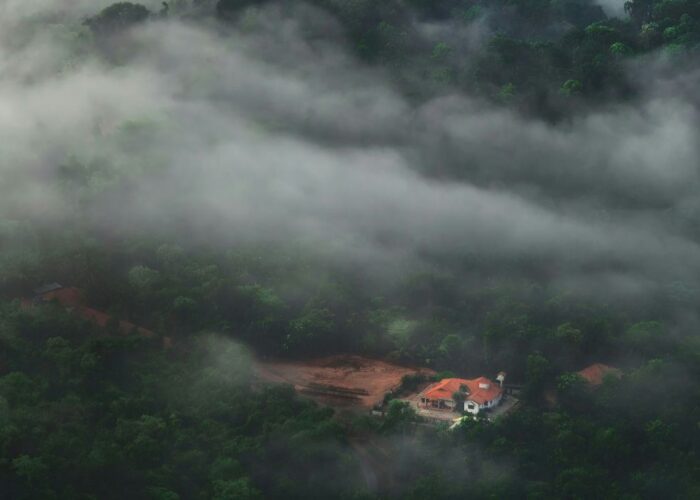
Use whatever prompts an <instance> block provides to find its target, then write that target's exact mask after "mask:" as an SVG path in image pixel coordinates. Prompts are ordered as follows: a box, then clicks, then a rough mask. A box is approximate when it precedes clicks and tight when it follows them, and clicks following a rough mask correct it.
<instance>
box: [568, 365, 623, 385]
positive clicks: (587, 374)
mask: <svg viewBox="0 0 700 500" xmlns="http://www.w3.org/2000/svg"><path fill="white" fill-rule="evenodd" d="M577 373H578V374H579V375H581V376H582V377H583V378H584V379H585V380H586V382H588V383H589V384H591V385H600V384H602V383H603V378H605V376H606V375H614V376H615V377H618V378H619V377H621V376H622V372H621V371H620V370H618V369H617V368H614V367H612V366H608V365H604V364H603V363H593V364H592V365H591V366H587V367H586V368H584V369H583V370H581V371H579V372H577Z"/></svg>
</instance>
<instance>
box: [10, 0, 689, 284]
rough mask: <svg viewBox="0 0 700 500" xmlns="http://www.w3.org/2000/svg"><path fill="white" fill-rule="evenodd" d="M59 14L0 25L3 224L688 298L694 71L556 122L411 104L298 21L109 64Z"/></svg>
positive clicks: (245, 22) (189, 37) (154, 29)
mask: <svg viewBox="0 0 700 500" xmlns="http://www.w3.org/2000/svg"><path fill="white" fill-rule="evenodd" d="M107 3H108V2H104V4H105V5H106V4H107ZM50 4H51V2H44V3H40V2H32V3H31V5H27V3H25V2H9V3H6V4H5V6H4V7H2V8H0V11H1V15H0V18H2V25H3V28H4V29H3V32H4V35H2V36H1V37H0V40H1V42H0V43H1V45H0V67H1V68H2V70H3V71H2V72H1V73H0V74H1V75H2V76H0V141H1V143H2V144H3V154H2V156H1V157H0V189H1V190H2V191H1V193H0V210H1V211H2V214H3V217H4V218H6V219H16V220H23V219H27V218H29V219H32V220H39V221H44V222H50V223H56V224H65V223H66V221H69V220H71V219H72V218H76V217H79V218H80V219H81V220H83V221H84V222H87V223H89V224H92V225H95V227H96V228H99V229H102V230H108V231H110V232H115V233H117V234H119V233H125V232H128V231H131V230H163V229H164V228H167V229H168V230H170V229H173V230H175V231H177V232H178V233H179V234H180V237H181V238H182V239H183V240H185V241H187V240H190V241H191V240H193V239H201V240H206V241H209V242H215V243H216V242H218V243H220V244H221V245H222V246H223V245H230V244H232V243H236V242H243V241H245V242H251V241H252V242H280V243H281V242H288V241H303V242H305V243H309V244H311V245H315V246H317V247H318V248H319V249H330V250H332V251H331V252H329V253H332V255H333V256H334V257H333V258H334V259H338V260H339V261H341V262H351V263H353V264H360V265H361V266H363V267H365V268H371V269H381V268H386V266H387V264H397V263H398V265H399V267H400V265H401V263H416V262H430V260H431V259H432V258H445V257H447V258H452V257H458V256H463V255H468V256H469V257H470V258H473V259H474V260H475V261H482V262H483V261H487V262H489V263H490V264H491V265H492V266H493V267H494V268H498V267H500V266H503V267H509V268H517V267H518V266H520V265H524V264H527V263H531V262H535V263H537V266H539V268H540V269H546V270H547V279H549V280H551V281H552V282H553V283H554V284H555V285H557V286H562V287H564V288H566V289H574V290H579V291H583V292H585V293H591V294H593V295H596V294H599V293H602V291H603V290H604V291H605V293H606V294H607V293H615V292H617V293H620V294H622V295H632V296H636V295H638V294H645V293H648V292H651V291H654V290H657V289H658V288H664V287H668V286H670V285H671V284H674V283H675V284H678V283H681V286H683V287H685V288H688V289H690V290H695V289H697V287H698V283H697V279H698V278H697V271H698V267H699V266H700V254H699V253H698V250H699V249H698V244H697V229H696V228H697V221H698V211H699V210H700V205H699V204H698V200H697V196H696V192H697V188H698V171H697V159H698V147H697V141H696V140H695V139H696V137H697V120H698V114H697V109H696V107H695V106H694V105H693V104H692V100H691V99H690V98H689V97H688V98H686V97H685V94H684V92H686V91H689V89H692V88H693V85H692V84H690V85H689V84H688V80H690V81H691V82H697V78H696V75H692V74H691V75H685V76H683V78H679V79H675V80H668V79H663V78H662V76H663V75H662V74H659V77H658V78H657V77H656V76H655V73H654V71H655V68H657V67H658V68H661V67H662V65H661V64H658V65H655V64H653V63H652V62H650V61H648V62H647V63H648V64H647V66H646V67H645V68H638V67H634V68H633V67H630V68H629V71H631V72H637V73H638V74H639V75H640V76H639V78H644V79H645V81H646V82H647V84H646V88H647V91H646V93H645V95H643V96H642V97H641V98H640V99H639V100H638V101H636V102H634V103H632V104H629V105H621V106H616V107H614V108H611V109H609V110H606V111H596V112H591V113H588V114H585V115H580V116H578V117H577V118H575V119H573V120H572V121H571V122H569V123H565V124H561V123H560V124H557V125H551V124H547V123H544V122H542V121H538V120H534V119H526V118H523V117H521V116H518V115H515V114H513V113H512V112H510V111H507V110H504V109H501V108H496V107H493V106H491V105H488V104H486V103H484V102H480V101H478V100H476V99H473V98H471V97H470V96H468V95H461V94H459V93H454V94H452V95H443V96H440V97H437V98H435V99H433V100H430V101H428V102H420V103H415V102H413V101H410V100H408V99H407V98H405V97H404V96H403V95H402V94H401V93H400V92H399V91H398V90H397V89H396V88H394V86H393V85H392V83H390V80H389V79H388V78H387V77H386V75H384V74H382V73H381V72H379V71H378V70H373V69H368V68H367V67H366V66H364V65H362V64H360V63H359V62H357V61H355V60H354V59H353V57H352V56H350V55H349V53H348V52H347V51H346V49H345V44H344V39H343V36H342V34H341V32H340V29H339V27H338V26H337V25H336V24H335V23H334V22H333V20H332V19H330V18H328V17H327V16H325V15H322V14H321V13H319V12H317V11H315V10H313V9H311V8H310V7H303V6H302V7H298V8H293V9H278V8H275V7H271V8H267V9H261V10H252V11H250V12H249V15H247V16H245V17H244V18H243V19H241V20H240V21H239V22H238V23H237V24H235V25H227V26H221V25H214V24H206V23H203V22H196V23H195V22H194V21H182V20H178V19H176V18H175V17H174V16H171V17H170V19H168V20H158V21H154V22H150V23H147V24H145V25H144V26H142V27H139V28H138V29H135V30H134V31H132V32H130V33H128V34H125V35H123V38H122V39H120V48H119V51H118V53H116V54H114V53H113V54H111V56H112V57H114V58H116V60H117V61H118V63H117V64H112V63H108V62H106V61H105V60H104V59H103V55H101V53H100V51H98V50H97V49H96V48H95V47H94V45H93V44H92V42H91V41H90V38H91V37H90V33H89V32H88V30H87V29H86V28H85V27H83V26H81V24H80V22H81V20H82V19H83V17H84V16H85V15H88V14H91V13H94V12H95V11H96V10H97V9H98V7H100V6H101V5H95V3H94V2H68V3H67V5H66V6H65V7H64V8H62V9H59V10H60V12H59V13H58V14H56V13H55V12H53V11H55V10H56V9H55V7H54V6H52V5H50ZM30 7H31V8H30ZM37 19H42V20H45V19H55V21H56V22H55V23H54V24H51V25H49V27H47V25H46V24H45V22H43V21H42V23H41V24H39V23H38V21H36V20H37ZM27 26H34V27H35V29H33V30H28V29H27ZM426 29H440V27H439V26H438V27H426ZM445 29H448V28H445ZM19 30H21V32H22V33H23V36H22V37H17V36H13V34H15V33H18V32H19ZM27 33H31V34H30V35H27ZM473 36H474V37H477V38H476V39H478V34H474V35H473ZM476 39H475V40H476ZM473 43H474V44H475V45H474V46H475V47H476V46H478V42H476V41H473ZM112 62H113V61H112ZM650 68H651V69H652V70H653V71H652V72H651V74H650V73H649V69H650ZM659 71H661V69H659ZM656 82H658V83H656ZM79 172H80V173H86V172H89V174H90V175H89V179H90V181H89V182H88V183H87V184H85V183H84V182H82V181H80V182H79V181H77V180H76V179H77V178H79V177H82V175H81V176H78V175H77V173H79Z"/></svg>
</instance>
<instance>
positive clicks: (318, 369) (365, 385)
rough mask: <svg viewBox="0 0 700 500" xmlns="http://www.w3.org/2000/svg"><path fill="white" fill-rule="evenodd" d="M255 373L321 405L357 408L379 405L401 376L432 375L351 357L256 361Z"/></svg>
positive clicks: (425, 371)
mask: <svg viewBox="0 0 700 500" xmlns="http://www.w3.org/2000/svg"><path fill="white" fill-rule="evenodd" d="M256 372H257V376H258V377H259V378H260V379H261V380H263V381H265V382H272V383H286V384H291V385H293V386H294V388H295V389H296V390H297V391H298V392H299V393H301V394H304V395H306V396H308V397H310V398H312V399H314V400H317V401H319V402H321V403H323V404H327V405H329V406H342V407H358V408H371V407H372V406H373V405H375V404H377V403H380V402H381V401H382V400H383V398H384V394H386V393H387V392H389V391H391V390H392V389H395V388H397V387H398V386H399V385H400V384H401V378H402V377H404V376H405V375H411V374H415V373H424V374H426V375H432V374H433V373H434V372H433V371H432V370H428V369H424V368H411V367H406V366H399V365H396V364H393V363H389V362H386V361H382V360H378V359H371V358H365V357H362V356H354V355H352V356H351V355H339V356H328V357H324V358H318V359H314V360H310V361H295V362H281V361H280V362H277V361H259V362H257V363H256Z"/></svg>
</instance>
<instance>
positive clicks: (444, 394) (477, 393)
mask: <svg viewBox="0 0 700 500" xmlns="http://www.w3.org/2000/svg"><path fill="white" fill-rule="evenodd" d="M461 386H466V387H467V390H468V391H469V392H468V395H466V399H467V400H470V401H474V402H475V403H479V404H480V405H481V404H484V403H486V402H487V401H492V400H494V399H496V398H497V397H498V396H500V395H501V393H502V392H503V390H502V389H501V387H500V386H499V385H498V384H494V383H493V382H492V381H491V380H489V379H487V378H486V377H479V378H475V379H463V378H445V379H442V380H441V381H440V382H437V383H435V384H433V385H430V386H428V387H427V388H426V389H425V390H424V391H423V392H422V393H421V396H422V397H424V398H428V399H449V400H451V399H452V395H453V394H454V393H455V392H458V391H459V390H460V388H461Z"/></svg>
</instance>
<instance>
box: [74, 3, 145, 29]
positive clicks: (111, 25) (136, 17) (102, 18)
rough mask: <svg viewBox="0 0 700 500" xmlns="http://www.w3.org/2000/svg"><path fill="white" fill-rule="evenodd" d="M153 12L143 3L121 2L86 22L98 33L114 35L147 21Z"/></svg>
mask: <svg viewBox="0 0 700 500" xmlns="http://www.w3.org/2000/svg"><path fill="white" fill-rule="evenodd" d="M150 16H151V12H150V11H149V10H148V9H147V8H146V7H144V6H143V5H141V4H135V3H131V2H119V3H115V4H113V5H110V6H109V7H107V8H105V9H104V10H102V11H101V12H100V13H99V14H97V15H96V16H94V17H91V18H89V19H88V20H87V21H85V24H86V25H87V26H89V27H90V29H91V30H92V31H93V32H94V33H95V34H96V35H112V34H116V33H119V32H122V31H124V30H126V29H128V28H131V27H133V26H135V25H137V24H140V23H142V22H144V21H146V20H147V19H148V18H149V17H150Z"/></svg>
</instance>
